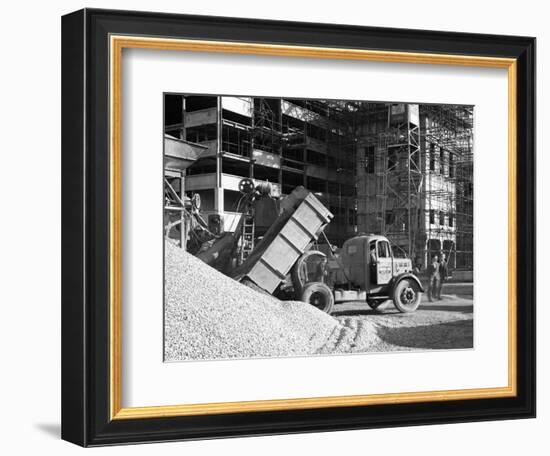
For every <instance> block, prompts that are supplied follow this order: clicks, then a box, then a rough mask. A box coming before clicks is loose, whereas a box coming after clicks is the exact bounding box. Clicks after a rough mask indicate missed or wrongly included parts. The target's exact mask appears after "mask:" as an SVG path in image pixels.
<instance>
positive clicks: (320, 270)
mask: <svg viewBox="0 0 550 456" xmlns="http://www.w3.org/2000/svg"><path fill="white" fill-rule="evenodd" d="M326 276H327V258H326V257H322V258H321V259H320V260H319V263H318V264H317V268H316V270H315V282H325V281H326Z"/></svg>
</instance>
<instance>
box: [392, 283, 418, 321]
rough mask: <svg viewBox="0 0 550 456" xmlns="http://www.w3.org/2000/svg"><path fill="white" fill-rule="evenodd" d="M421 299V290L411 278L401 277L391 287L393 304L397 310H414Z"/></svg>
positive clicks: (404, 311) (405, 311)
mask: <svg viewBox="0 0 550 456" xmlns="http://www.w3.org/2000/svg"><path fill="white" fill-rule="evenodd" d="M421 299H422V292H421V291H420V288H419V287H418V285H417V284H416V282H414V281H413V280H411V279H401V280H400V281H399V282H398V283H397V285H396V286H395V288H394V289H393V304H394V305H395V308H396V309H397V310H399V312H403V313H407V312H414V311H415V310H416V309H418V306H419V305H420V300H421Z"/></svg>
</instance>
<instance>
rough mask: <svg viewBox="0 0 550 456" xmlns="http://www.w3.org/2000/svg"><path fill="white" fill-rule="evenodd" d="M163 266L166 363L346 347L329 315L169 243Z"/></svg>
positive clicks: (313, 352)
mask: <svg viewBox="0 0 550 456" xmlns="http://www.w3.org/2000/svg"><path fill="white" fill-rule="evenodd" d="M165 268H166V271H165V309H164V312H165V324H164V336H165V337H164V357H165V360H166V361H183V360H199V359H204V360H205V359H224V358H226V359H227V358H249V357H273V356H297V355H312V354H316V353H327V352H329V351H330V352H334V351H336V352H339V351H340V350H336V349H335V348H336V346H338V347H344V346H345V344H342V343H340V344H338V343H337V341H338V340H340V339H342V340H344V339H345V338H344V337H343V336H342V331H344V332H345V328H344V326H343V325H341V324H339V323H338V321H337V320H336V319H334V318H332V317H331V316H329V315H327V314H325V313H323V312H321V311H319V310H318V309H316V308H314V307H313V306H311V305H309V304H305V303H303V302H291V301H279V300H277V299H275V298H273V297H272V296H270V295H266V294H263V293H259V292H257V291H255V290H253V289H251V288H249V287H247V286H245V285H242V284H240V283H238V282H236V281H235V280H233V279H230V278H229V277H226V276H225V275H223V274H221V273H220V272H218V271H217V270H215V269H213V268H211V267H210V266H208V265H207V264H205V263H203V262H202V261H201V260H199V259H197V258H195V257H193V256H192V255H190V254H188V253H187V252H185V251H183V250H182V249H180V248H178V247H176V246H174V245H173V244H172V243H171V242H169V241H167V242H166V252H165ZM350 337H353V336H350ZM345 340H349V338H348V339H345Z"/></svg>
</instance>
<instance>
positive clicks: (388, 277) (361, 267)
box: [230, 187, 423, 313]
mask: <svg viewBox="0 0 550 456" xmlns="http://www.w3.org/2000/svg"><path fill="white" fill-rule="evenodd" d="M280 205H281V207H280V214H279V216H278V217H277V218H276V219H275V220H274V222H273V224H272V225H271V227H270V228H269V229H268V230H267V232H266V233H265V235H264V236H263V237H262V238H261V240H260V241H259V242H258V243H257V244H256V245H255V247H254V249H253V250H252V251H251V252H250V253H249V255H248V256H247V258H246V260H245V261H244V262H243V263H242V264H241V265H240V266H238V267H236V268H235V269H234V270H233V271H232V272H231V273H230V275H231V277H233V278H234V279H236V280H238V281H241V282H243V283H245V284H248V285H254V286H255V287H257V288H259V289H261V290H263V291H265V292H266V293H269V294H275V293H280V292H281V288H282V287H283V286H284V285H285V284H287V285H288V284H289V283H290V287H291V288H292V291H291V293H290V294H288V288H289V287H288V286H287V287H286V289H287V296H288V297H290V298H291V299H297V300H301V301H304V302H307V303H310V304H312V305H313V306H315V307H317V308H319V309H320V310H322V311H324V312H327V313H330V312H331V311H332V309H333V307H334V303H335V302H344V301H358V300H361V301H364V302H366V303H367V304H368V305H369V306H370V307H371V308H373V309H376V308H378V306H380V304H382V303H383V302H385V301H387V300H389V299H391V300H393V303H394V305H395V307H396V308H397V309H398V310H399V311H400V312H413V311H415V310H416V309H417V308H418V306H419V304H420V300H421V296H422V292H423V288H422V284H421V283H420V280H419V279H418V278H417V277H416V276H415V275H414V274H413V273H412V262H411V260H410V259H408V258H394V255H393V252H392V248H391V245H390V242H389V241H388V239H387V238H386V237H385V236H380V235H374V234H361V235H358V236H355V237H353V238H351V239H348V240H347V241H345V242H344V244H343V246H342V249H341V253H340V255H336V254H335V253H334V252H333V251H332V249H331V252H330V254H329V256H330V257H331V260H332V261H331V263H332V267H327V263H328V261H327V260H328V259H327V255H326V254H325V253H323V252H321V251H319V250H315V249H313V248H312V247H313V246H314V244H315V243H316V241H317V240H318V238H319V237H320V236H321V235H324V231H323V230H324V228H325V227H326V226H327V225H328V224H329V223H330V221H331V219H332V217H333V215H332V214H331V213H330V211H329V210H328V209H327V208H326V207H325V206H324V205H323V204H322V203H321V202H320V201H319V200H318V199H317V198H316V197H315V195H314V194H313V193H311V192H309V191H308V190H306V189H305V188H304V187H297V188H296V189H295V190H294V191H293V192H292V193H291V194H290V195H289V196H287V197H286V198H285V199H283V200H282V201H281V203H280Z"/></svg>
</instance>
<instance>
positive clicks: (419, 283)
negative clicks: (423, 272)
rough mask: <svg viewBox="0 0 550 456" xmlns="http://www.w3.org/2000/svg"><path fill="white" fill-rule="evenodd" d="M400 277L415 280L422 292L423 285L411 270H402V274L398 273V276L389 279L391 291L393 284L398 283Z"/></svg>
mask: <svg viewBox="0 0 550 456" xmlns="http://www.w3.org/2000/svg"><path fill="white" fill-rule="evenodd" d="M401 279H412V280H414V281H415V283H416V284H417V285H418V288H420V291H421V292H422V293H424V291H425V290H424V287H423V286H422V283H421V282H420V279H419V278H418V277H416V276H415V275H414V274H413V273H412V272H404V273H402V274H399V275H398V276H395V277H394V278H393V279H392V281H391V290H392V292H393V289H394V288H395V286H396V285H397V284H398V283H399V281H400V280H401Z"/></svg>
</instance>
